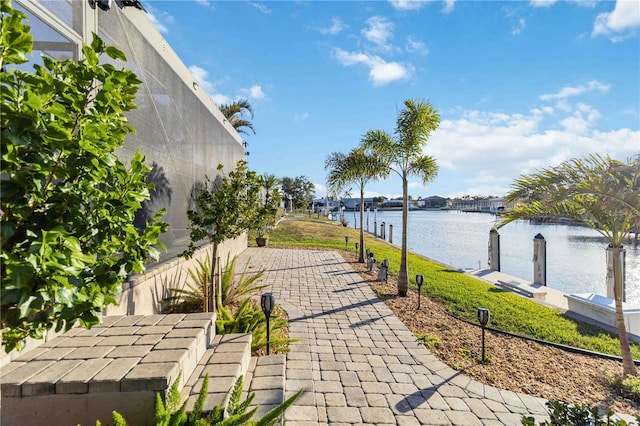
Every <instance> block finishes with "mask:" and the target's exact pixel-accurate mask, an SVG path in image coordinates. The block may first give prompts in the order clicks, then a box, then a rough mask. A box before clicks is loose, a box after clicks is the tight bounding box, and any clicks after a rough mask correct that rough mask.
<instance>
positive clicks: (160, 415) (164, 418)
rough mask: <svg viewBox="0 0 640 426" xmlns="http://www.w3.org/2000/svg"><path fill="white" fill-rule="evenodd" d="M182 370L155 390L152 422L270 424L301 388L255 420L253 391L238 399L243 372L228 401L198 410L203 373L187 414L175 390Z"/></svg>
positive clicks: (118, 424) (171, 425) (117, 420)
mask: <svg viewBox="0 0 640 426" xmlns="http://www.w3.org/2000/svg"><path fill="white" fill-rule="evenodd" d="M181 375H182V372H180V374H179V375H178V378H177V379H176V380H175V381H174V382H173V384H172V385H171V387H170V388H169V392H168V393H167V396H166V398H165V399H164V400H163V398H162V396H160V394H159V393H158V394H156V405H155V407H156V408H155V413H154V425H155V426H208V425H218V426H230V425H247V426H271V425H274V424H276V423H277V422H278V421H279V420H280V417H281V416H282V414H283V413H284V411H285V410H286V409H287V408H289V407H290V406H291V405H292V404H293V403H294V402H295V401H296V400H297V399H298V398H299V397H300V395H302V392H303V389H300V390H299V391H298V392H296V393H295V394H294V395H292V396H291V397H290V398H289V399H287V400H286V401H284V402H283V403H282V404H280V405H278V406H277V407H274V408H273V409H271V410H270V411H269V412H267V413H266V414H265V415H264V416H263V417H261V418H260V419H257V420H251V418H252V417H253V416H254V415H255V413H256V411H258V407H254V408H253V409H252V410H249V406H250V405H251V403H252V402H253V399H254V397H255V394H254V393H251V394H249V395H248V396H247V398H246V399H245V400H244V401H241V396H242V385H243V376H240V377H238V380H236V383H235V385H234V386H233V388H232V389H230V390H229V393H230V395H229V403H228V405H227V408H226V409H224V408H222V407H220V406H219V405H216V406H215V407H214V408H213V410H211V411H210V412H204V411H202V408H203V407H204V403H205V401H206V399H207V391H208V390H209V376H208V375H206V376H205V378H204V380H203V382H202V387H201V388H200V392H198V398H197V400H196V403H195V404H194V407H193V410H192V411H191V413H189V414H187V412H186V407H187V400H185V401H184V402H183V403H182V404H180V400H181V396H180V391H179V390H178V383H179V382H180V377H181ZM112 421H113V424H114V425H115V426H127V422H126V421H125V419H124V418H123V417H122V415H120V414H119V413H118V412H116V411H114V412H113V413H112ZM96 426H100V422H99V421H97V422H96Z"/></svg>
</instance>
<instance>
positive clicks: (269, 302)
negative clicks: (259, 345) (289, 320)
mask: <svg viewBox="0 0 640 426" xmlns="http://www.w3.org/2000/svg"><path fill="white" fill-rule="evenodd" d="M275 305H276V300H275V298H274V297H273V294H271V293H264V294H263V295H262V297H261V298H260V306H261V307H262V312H264V317H265V319H266V320H267V355H269V349H270V348H269V343H270V338H269V334H270V333H269V332H270V331H271V329H270V327H269V317H271V312H273V308H274V307H275Z"/></svg>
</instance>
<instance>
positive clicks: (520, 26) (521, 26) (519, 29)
mask: <svg viewBox="0 0 640 426" xmlns="http://www.w3.org/2000/svg"><path fill="white" fill-rule="evenodd" d="M525 24H526V23H525V20H524V18H520V19H518V22H516V23H515V24H514V26H513V28H512V29H511V34H512V35H518V34H520V33H521V32H522V30H524V27H525Z"/></svg>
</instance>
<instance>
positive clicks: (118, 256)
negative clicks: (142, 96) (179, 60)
mask: <svg viewBox="0 0 640 426" xmlns="http://www.w3.org/2000/svg"><path fill="white" fill-rule="evenodd" d="M0 15H1V18H2V23H1V24H0V67H1V68H2V72H0V84H1V86H0V98H1V102H2V103H1V106H0V128H1V129H2V130H1V131H2V135H1V139H2V143H1V144H0V150H1V154H2V157H1V159H0V175H2V197H0V211H2V214H1V215H0V217H1V219H0V241H1V243H2V253H1V256H0V263H1V264H2V268H1V270H0V275H1V281H2V287H1V292H0V301H1V304H0V316H1V320H2V323H1V326H0V328H2V344H3V345H4V346H5V350H6V351H7V352H9V351H11V350H12V349H14V348H16V347H18V348H20V347H21V346H22V345H23V344H24V340H25V339H26V338H27V337H32V338H35V339H39V338H42V336H43V333H44V332H45V331H47V330H49V329H51V328H54V327H55V329H56V331H60V330H62V329H64V330H69V329H70V328H71V327H73V326H74V325H75V324H76V323H78V322H79V323H80V324H81V325H83V326H86V327H91V326H93V325H96V324H98V323H100V321H101V319H102V315H103V310H104V308H105V306H107V305H110V304H115V303H116V300H115V298H114V296H115V295H117V294H119V293H120V292H121V291H122V283H123V281H124V280H125V279H126V278H127V276H129V274H132V273H141V272H143V271H144V265H145V263H146V262H148V261H150V260H157V259H158V257H159V251H158V248H159V247H160V248H162V247H164V246H163V244H162V243H161V242H160V241H159V237H160V235H161V234H162V233H163V232H165V231H166V229H167V228H168V224H167V223H163V222H162V221H161V220H160V218H161V216H162V215H163V214H164V211H159V212H157V213H156V214H155V215H152V214H151V212H149V214H150V215H151V216H150V220H149V221H148V222H147V223H146V224H142V225H141V226H139V227H136V225H135V217H136V212H138V211H139V210H140V208H141V206H142V203H143V202H144V201H146V200H148V199H149V197H150V191H151V190H153V189H154V185H153V184H151V183H148V182H147V175H148V173H149V172H150V171H151V167H150V166H149V165H148V164H146V163H145V157H144V156H143V155H142V154H141V153H140V152H136V153H135V154H134V155H133V157H132V158H131V161H130V164H129V165H126V164H124V163H123V162H122V161H120V159H119V157H118V155H117V152H118V150H119V149H120V147H121V146H123V144H124V141H125V138H126V137H127V136H128V135H129V134H130V133H133V132H135V129H133V128H132V127H131V126H129V125H128V124H127V117H126V112H128V111H131V110H133V109H135V108H136V105H135V103H134V101H135V97H136V92H137V91H138V87H139V85H140V84H141V81H140V79H138V77H137V76H136V75H135V74H134V73H133V72H132V71H130V70H126V69H118V68H117V67H116V65H117V64H122V63H123V62H124V61H126V58H125V55H124V54H123V53H122V52H121V51H120V50H118V49H116V48H115V47H113V46H107V45H106V44H105V42H104V41H103V40H102V39H100V38H99V37H98V36H97V35H96V34H93V39H92V41H91V44H90V45H85V46H83V47H82V56H83V59H82V60H80V61H78V62H74V61H73V60H65V61H59V60H56V59H53V58H51V57H48V56H42V65H39V64H36V65H34V71H33V72H28V71H25V70H22V69H19V68H17V67H14V66H13V65H14V64H16V65H17V64H23V63H25V62H27V58H26V53H30V52H31V50H32V44H33V43H32V37H31V34H30V27H28V26H26V25H24V24H23V23H22V21H23V20H25V19H26V18H27V16H26V15H25V14H24V13H22V12H19V11H16V10H14V9H12V8H11V2H9V1H8V0H1V2H0ZM102 58H107V59H106V61H107V62H109V63H105V64H104V65H102V64H101V63H100V62H101V61H102Z"/></svg>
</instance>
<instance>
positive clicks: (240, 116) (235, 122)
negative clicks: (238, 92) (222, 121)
mask: <svg viewBox="0 0 640 426" xmlns="http://www.w3.org/2000/svg"><path fill="white" fill-rule="evenodd" d="M219 108H220V111H221V112H222V115H224V116H225V117H226V119H227V120H229V123H230V124H231V125H232V126H233V128H234V129H236V131H237V132H238V133H244V134H245V135H248V134H249V133H248V132H247V130H245V129H248V130H251V131H252V132H253V134H254V135H255V134H256V131H255V130H254V128H253V123H251V121H249V120H247V119H246V118H245V113H247V114H248V115H249V116H251V120H253V108H252V107H251V104H250V103H249V101H248V100H246V99H238V100H237V101H233V102H232V103H230V104H222V105H220V106H219Z"/></svg>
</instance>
